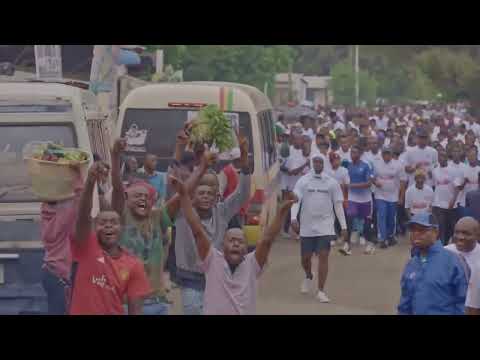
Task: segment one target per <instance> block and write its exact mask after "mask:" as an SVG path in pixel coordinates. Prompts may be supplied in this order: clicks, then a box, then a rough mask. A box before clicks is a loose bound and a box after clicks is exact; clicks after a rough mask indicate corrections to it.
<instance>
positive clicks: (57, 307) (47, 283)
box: [42, 269, 68, 315]
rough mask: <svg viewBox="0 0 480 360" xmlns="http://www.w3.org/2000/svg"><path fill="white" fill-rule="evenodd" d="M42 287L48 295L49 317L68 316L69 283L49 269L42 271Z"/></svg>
mask: <svg viewBox="0 0 480 360" xmlns="http://www.w3.org/2000/svg"><path fill="white" fill-rule="evenodd" d="M42 286H43V289H44V290H45V292H46V293H47V303H48V315H66V314H67V291H68V284H67V282H66V281H65V280H63V279H61V278H59V277H58V276H56V275H54V274H52V273H51V272H50V271H48V270H47V269H42Z"/></svg>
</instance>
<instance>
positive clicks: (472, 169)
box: [457, 164, 480, 206]
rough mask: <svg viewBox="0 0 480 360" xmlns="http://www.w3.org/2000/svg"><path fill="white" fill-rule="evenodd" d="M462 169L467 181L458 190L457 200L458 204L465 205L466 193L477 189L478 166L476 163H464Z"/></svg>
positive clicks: (479, 169) (479, 171)
mask: <svg viewBox="0 0 480 360" xmlns="http://www.w3.org/2000/svg"><path fill="white" fill-rule="evenodd" d="M462 165H463V164H462ZM463 171H464V173H463V175H464V178H465V180H467V183H466V184H465V187H464V188H463V190H462V191H461V192H460V194H458V198H457V201H458V203H459V204H460V206H465V200H466V198H467V194H468V193H469V192H470V191H474V190H477V189H478V174H480V166H478V165H476V166H470V164H469V165H464V166H463Z"/></svg>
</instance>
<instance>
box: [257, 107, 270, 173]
mask: <svg viewBox="0 0 480 360" xmlns="http://www.w3.org/2000/svg"><path fill="white" fill-rule="evenodd" d="M258 124H259V126H260V143H261V144H260V145H261V148H262V165H263V170H268V168H269V165H268V151H267V144H268V139H267V136H266V129H265V117H264V113H263V112H262V113H259V114H258Z"/></svg>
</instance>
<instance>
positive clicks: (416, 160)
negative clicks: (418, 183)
mask: <svg viewBox="0 0 480 360" xmlns="http://www.w3.org/2000/svg"><path fill="white" fill-rule="evenodd" d="M437 163H438V153H437V150H435V149H434V148H432V147H430V146H426V147H425V148H423V149H421V148H419V147H418V146H415V147H413V148H410V149H409V150H407V154H406V155H405V166H413V167H416V166H418V165H420V166H421V168H422V169H423V170H424V171H425V172H426V173H427V185H430V186H431V185H432V179H431V178H430V176H429V175H428V174H429V172H431V171H432V170H433V168H434V167H435V166H436V165H437ZM408 181H409V183H411V184H413V183H414V182H415V173H412V174H409V177H408Z"/></svg>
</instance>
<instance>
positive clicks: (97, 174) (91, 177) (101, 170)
mask: <svg viewBox="0 0 480 360" xmlns="http://www.w3.org/2000/svg"><path fill="white" fill-rule="evenodd" d="M109 170H110V167H109V166H108V165H107V164H105V163H104V162H103V161H97V162H96V163H94V164H93V165H92V166H91V167H90V169H89V170H88V181H90V182H97V181H99V180H100V179H101V178H102V176H107V175H108V171H109Z"/></svg>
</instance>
